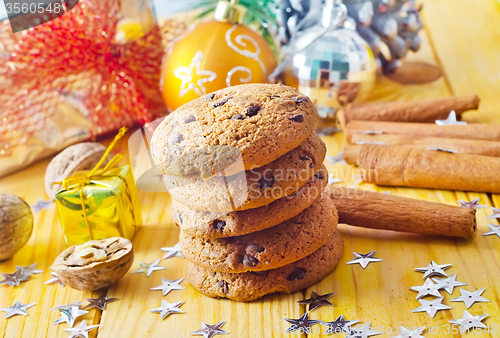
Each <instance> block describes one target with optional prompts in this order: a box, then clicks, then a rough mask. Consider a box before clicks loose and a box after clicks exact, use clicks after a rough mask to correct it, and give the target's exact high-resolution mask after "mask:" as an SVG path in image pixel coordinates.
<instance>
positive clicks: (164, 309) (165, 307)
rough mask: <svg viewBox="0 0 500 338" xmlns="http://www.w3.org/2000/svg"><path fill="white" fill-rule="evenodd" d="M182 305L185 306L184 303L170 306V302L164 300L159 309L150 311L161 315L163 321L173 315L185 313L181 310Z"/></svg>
mask: <svg viewBox="0 0 500 338" xmlns="http://www.w3.org/2000/svg"><path fill="white" fill-rule="evenodd" d="M182 304H184V302H177V303H173V304H170V303H169V302H167V301H164V300H162V301H161V306H160V307H159V308H157V309H152V310H149V312H155V313H159V314H160V315H161V318H160V319H163V318H165V317H167V316H168V315H170V314H172V313H184V311H182V310H181V309H179V307H180V306H181V305H182Z"/></svg>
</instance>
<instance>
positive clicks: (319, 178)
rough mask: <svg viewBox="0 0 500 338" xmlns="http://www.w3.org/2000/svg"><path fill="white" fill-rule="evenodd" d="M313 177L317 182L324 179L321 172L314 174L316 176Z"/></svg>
mask: <svg viewBox="0 0 500 338" xmlns="http://www.w3.org/2000/svg"><path fill="white" fill-rule="evenodd" d="M314 177H316V178H317V179H318V180H322V179H323V178H324V177H323V174H322V173H321V171H318V172H317V173H316V175H314Z"/></svg>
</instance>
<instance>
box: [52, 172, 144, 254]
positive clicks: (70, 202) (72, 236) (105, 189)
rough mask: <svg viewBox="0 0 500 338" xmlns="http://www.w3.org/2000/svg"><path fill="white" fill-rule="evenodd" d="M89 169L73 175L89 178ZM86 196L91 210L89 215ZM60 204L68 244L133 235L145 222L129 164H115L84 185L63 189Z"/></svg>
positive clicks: (60, 192)
mask: <svg viewBox="0 0 500 338" xmlns="http://www.w3.org/2000/svg"><path fill="white" fill-rule="evenodd" d="M88 173H89V171H80V172H77V173H75V174H74V175H73V176H72V179H78V178H80V177H81V178H85V177H86V176H87V175H88ZM80 191H82V192H83V195H81V194H80ZM82 196H83V200H84V201H85V209H86V211H87V218H86V219H85V216H84V214H83V206H82ZM56 204H57V210H58V213H59V219H60V221H61V225H62V230H63V235H64V240H65V241H66V244H67V245H68V246H72V245H76V244H82V243H85V242H88V241H90V240H91V239H95V240H96V239H103V238H109V237H117V236H119V237H124V238H127V239H132V237H134V234H135V232H136V231H137V229H138V227H139V226H141V225H142V216H141V209H140V203H139V198H138V194H137V188H136V186H135V183H134V178H133V175H132V170H131V169H130V166H128V165H127V166H123V167H120V168H112V169H110V170H107V171H106V173H105V174H102V175H100V174H99V171H98V172H97V173H96V175H94V176H92V177H91V178H90V179H89V181H88V183H87V184H85V185H84V186H83V188H80V187H75V188H74V189H71V187H70V188H69V189H63V190H61V191H59V192H58V193H57V194H56ZM87 221H88V224H87Z"/></svg>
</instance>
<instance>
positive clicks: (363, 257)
mask: <svg viewBox="0 0 500 338" xmlns="http://www.w3.org/2000/svg"><path fill="white" fill-rule="evenodd" d="M376 253H377V250H375V251H371V252H369V253H367V254H360V253H357V252H353V255H354V257H356V258H355V259H353V260H352V261H349V262H347V263H346V264H359V265H361V267H362V268H363V269H364V268H366V266H367V265H368V264H370V263H371V262H382V261H383V259H380V258H377V257H375V254H376Z"/></svg>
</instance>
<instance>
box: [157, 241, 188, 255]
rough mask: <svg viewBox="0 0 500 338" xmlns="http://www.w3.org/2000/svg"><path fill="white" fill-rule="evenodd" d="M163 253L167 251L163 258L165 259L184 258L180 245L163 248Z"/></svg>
mask: <svg viewBox="0 0 500 338" xmlns="http://www.w3.org/2000/svg"><path fill="white" fill-rule="evenodd" d="M161 251H165V252H166V253H167V254H166V255H165V256H163V259H168V258H171V257H179V258H184V256H183V255H182V252H181V245H180V244H179V243H177V244H176V245H174V246H172V247H167V248H161Z"/></svg>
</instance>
